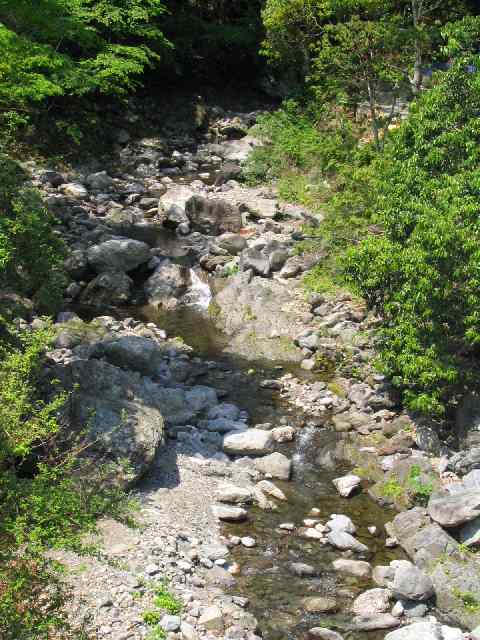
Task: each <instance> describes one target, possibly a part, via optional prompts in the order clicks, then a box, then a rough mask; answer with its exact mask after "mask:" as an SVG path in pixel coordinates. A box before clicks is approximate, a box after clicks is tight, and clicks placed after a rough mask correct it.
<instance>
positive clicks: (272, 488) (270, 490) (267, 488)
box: [257, 480, 287, 502]
mask: <svg viewBox="0 0 480 640" xmlns="http://www.w3.org/2000/svg"><path fill="white" fill-rule="evenodd" d="M257 487H258V489H260V491H261V492H262V493H264V494H265V495H267V496H271V497H272V498H276V499H277V500H281V501H282V502H285V501H286V500H287V496H286V495H285V494H284V493H283V491H282V490H281V489H279V488H278V487H277V486H276V485H274V484H273V482H270V481H269V480H261V481H260V482H258V483H257Z"/></svg>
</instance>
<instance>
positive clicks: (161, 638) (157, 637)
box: [146, 627, 167, 640]
mask: <svg viewBox="0 0 480 640" xmlns="http://www.w3.org/2000/svg"><path fill="white" fill-rule="evenodd" d="M166 637H167V634H166V632H165V631H164V630H163V629H162V627H155V629H152V630H151V631H150V632H149V633H148V634H147V635H146V640H165V638H166Z"/></svg>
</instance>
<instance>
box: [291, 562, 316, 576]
mask: <svg viewBox="0 0 480 640" xmlns="http://www.w3.org/2000/svg"><path fill="white" fill-rule="evenodd" d="M288 568H289V569H290V571H291V572H292V573H293V575H294V576H298V577H299V578H313V577H314V576H316V575H317V573H318V572H317V570H316V569H315V567H312V565H310V564H305V563H303V562H291V563H290V564H289V565H288Z"/></svg>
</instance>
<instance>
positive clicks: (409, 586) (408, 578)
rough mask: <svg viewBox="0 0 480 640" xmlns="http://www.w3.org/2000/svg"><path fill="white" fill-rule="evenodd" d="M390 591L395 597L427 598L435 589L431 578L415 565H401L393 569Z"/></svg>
mask: <svg viewBox="0 0 480 640" xmlns="http://www.w3.org/2000/svg"><path fill="white" fill-rule="evenodd" d="M392 591H393V594H394V596H395V597H396V598H405V599H406V600H419V601H422V600H428V599H429V598H431V597H432V596H433V595H434V593H435V591H434V587H433V583H432V580H431V578H430V577H429V576H428V575H427V574H426V573H424V572H423V571H421V570H420V569H418V567H416V566H415V565H413V564H412V565H411V566H407V565H402V566H400V567H398V569H397V570H396V571H395V577H394V579H393V583H392Z"/></svg>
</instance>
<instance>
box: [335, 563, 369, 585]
mask: <svg viewBox="0 0 480 640" xmlns="http://www.w3.org/2000/svg"><path fill="white" fill-rule="evenodd" d="M332 564H333V568H334V569H335V571H337V572H338V573H346V574H348V575H350V576H355V577H356V578H363V579H365V580H366V579H368V578H370V576H371V573H372V567H371V566H370V564H369V563H368V562H365V561H363V560H348V559H347V558H338V559H337V560H334V561H333V563H332Z"/></svg>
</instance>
